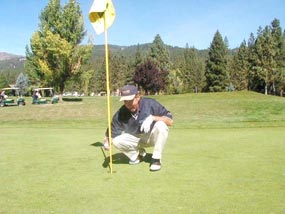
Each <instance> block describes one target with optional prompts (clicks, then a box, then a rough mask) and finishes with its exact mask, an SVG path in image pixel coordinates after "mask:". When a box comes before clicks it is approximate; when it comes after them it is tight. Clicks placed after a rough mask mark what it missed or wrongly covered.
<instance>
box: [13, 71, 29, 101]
mask: <svg viewBox="0 0 285 214" xmlns="http://www.w3.org/2000/svg"><path fill="white" fill-rule="evenodd" d="M28 84H29V78H28V76H27V75H25V74H23V73H22V72H21V73H20V74H19V76H18V77H17V80H16V84H15V87H16V88H19V93H20V95H21V96H22V95H24V94H25V93H26V91H27V88H28Z"/></svg>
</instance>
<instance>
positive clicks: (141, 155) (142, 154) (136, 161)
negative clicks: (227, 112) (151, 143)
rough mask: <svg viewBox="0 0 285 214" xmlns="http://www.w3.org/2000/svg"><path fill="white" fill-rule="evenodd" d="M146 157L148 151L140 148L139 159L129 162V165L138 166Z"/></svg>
mask: <svg viewBox="0 0 285 214" xmlns="http://www.w3.org/2000/svg"><path fill="white" fill-rule="evenodd" d="M145 156H146V151H145V149H144V148H140V149H139V155H138V157H137V159H135V160H134V161H132V160H129V164H130V165H136V164H139V163H140V162H142V160H143V159H144V157H145Z"/></svg>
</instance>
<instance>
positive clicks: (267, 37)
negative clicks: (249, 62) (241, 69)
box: [255, 26, 276, 94]
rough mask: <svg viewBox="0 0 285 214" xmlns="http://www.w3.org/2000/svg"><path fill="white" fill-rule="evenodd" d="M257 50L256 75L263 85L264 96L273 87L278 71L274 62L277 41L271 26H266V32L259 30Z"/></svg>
mask: <svg viewBox="0 0 285 214" xmlns="http://www.w3.org/2000/svg"><path fill="white" fill-rule="evenodd" d="M255 48H256V53H257V56H258V61H257V65H256V68H255V71H256V75H257V78H258V79H260V80H261V82H262V83H263V88H264V94H268V89H269V87H270V85H272V82H273V79H274V73H275V70H276V61H275V60H274V58H275V55H276V49H275V41H274V40H273V37H272V35H271V32H270V28H269V26H266V27H265V29H264V30H262V29H261V28H260V29H259V30H258V37H257V40H256V44H255Z"/></svg>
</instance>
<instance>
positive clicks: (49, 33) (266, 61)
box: [21, 0, 285, 95]
mask: <svg viewBox="0 0 285 214" xmlns="http://www.w3.org/2000/svg"><path fill="white" fill-rule="evenodd" d="M39 19H40V24H39V29H38V31H36V32H35V33H34V34H33V35H32V37H31V40H30V46H27V47H26V59H27V60H26V64H25V71H26V73H25V75H26V76H27V77H28V82H29V85H33V86H52V87H54V88H55V89H56V91H58V92H59V93H63V92H64V91H79V92H82V93H85V94H90V93H91V92H95V93H99V92H101V91H105V88H106V75H105V72H106V62H105V59H104V57H103V56H100V57H98V56H96V53H94V51H95V48H94V46H93V44H92V42H91V41H90V43H89V44H87V45H81V41H82V40H83V38H84V36H85V31H84V23H83V16H82V12H81V10H80V6H79V4H78V3H77V2H76V1H75V0H70V1H69V2H68V3H66V4H65V5H64V6H61V5H60V0H50V1H49V3H48V5H47V6H46V7H45V8H44V10H43V11H42V12H41V15H40V17H39ZM179 50H180V49H179ZM109 71H110V80H111V84H110V87H111V91H112V92H113V93H116V92H117V91H118V89H119V88H120V87H122V86H123V85H125V84H136V85H137V86H138V87H139V88H140V90H141V91H142V92H143V93H145V94H159V93H164V94H178V93H199V92H221V91H234V90H236V91H240V90H251V91H256V92H260V93H264V94H272V95H282V94H283V91H284V89H285V33H284V32H283V30H282V28H281V25H280V22H279V20H278V19H274V20H273V21H272V22H271V24H270V25H268V26H265V28H262V27H260V28H259V29H258V30H257V34H256V35H254V34H253V33H251V34H250V36H249V39H248V41H247V42H246V41H245V40H244V41H243V42H242V43H241V45H240V46H239V48H237V49H234V50H230V49H229V48H228V39H227V38H226V37H225V38H223V37H222V35H221V33H220V32H219V30H217V31H216V33H215V35H214V37H213V40H212V42H211V44H210V47H209V49H208V50H206V51H203V52H202V51H199V50H197V49H196V48H195V47H189V45H188V44H186V46H185V48H182V49H181V50H180V51H172V52H170V50H169V46H167V45H165V44H164V42H163V40H162V38H161V37H160V35H159V34H157V35H156V36H155V38H154V40H153V42H152V43H151V44H149V45H147V46H146V45H139V44H138V45H137V46H136V50H135V52H134V53H133V54H132V55H129V56H125V55H123V54H122V53H121V52H111V51H109ZM25 78H26V77H25ZM21 79H23V76H22V77H21ZM26 79H27V78H26ZM21 82H23V81H21ZM22 85H23V84H22Z"/></svg>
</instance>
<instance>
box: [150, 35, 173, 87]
mask: <svg viewBox="0 0 285 214" xmlns="http://www.w3.org/2000/svg"><path fill="white" fill-rule="evenodd" d="M149 58H150V60H151V61H152V62H153V63H155V65H156V67H157V69H158V76H159V79H160V80H161V85H160V88H159V91H164V90H165V89H166V88H167V83H168V74H169V70H170V57H169V51H168V50H167V49H166V46H165V44H164V43H163V41H162V39H161V37H160V36H159V35H158V34H157V35H156V36H155V38H154V40H153V42H152V45H151V48H150V53H149Z"/></svg>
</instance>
